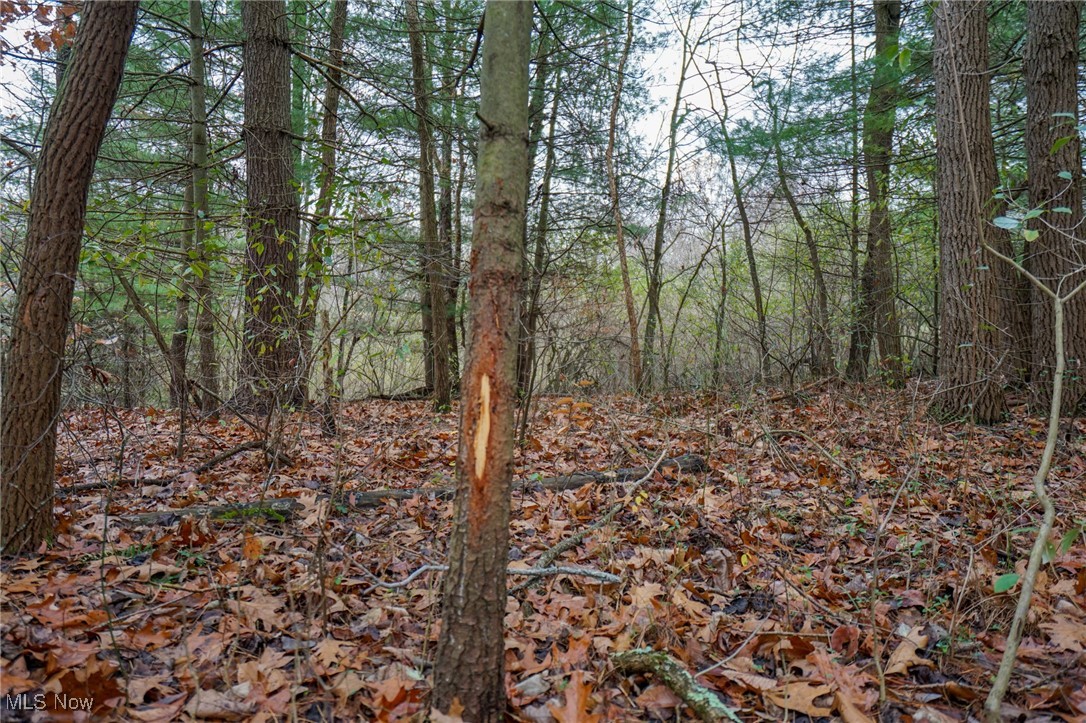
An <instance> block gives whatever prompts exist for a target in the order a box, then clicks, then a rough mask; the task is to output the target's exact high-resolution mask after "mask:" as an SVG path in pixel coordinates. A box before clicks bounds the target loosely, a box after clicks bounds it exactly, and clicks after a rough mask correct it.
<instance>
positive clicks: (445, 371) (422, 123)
mask: <svg viewBox="0 0 1086 723" xmlns="http://www.w3.org/2000/svg"><path fill="white" fill-rule="evenodd" d="M406 16H407V33H408V40H409V44H410V46H411V77H412V81H413V87H414V94H415V116H416V118H417V122H418V137H419V231H420V234H419V241H420V243H421V244H422V248H423V259H424V263H423V268H424V271H425V274H426V293H427V296H428V298H429V300H430V320H431V321H430V324H431V326H430V333H431V339H432V344H433V350H432V352H431V356H432V358H433V367H434V385H433V398H434V406H436V407H438V408H439V409H441V408H447V407H448V406H449V402H450V401H451V399H452V383H451V379H450V377H449V334H448V331H449V327H448V322H447V318H446V317H447V313H446V309H445V306H446V300H445V274H444V272H443V270H442V268H441V257H442V252H441V247H440V245H439V243H438V237H437V209H436V207H435V206H434V159H433V135H432V134H431V132H430V93H431V88H430V67H429V65H428V64H427V62H426V48H425V45H424V43H423V37H422V27H421V23H420V21H419V8H418V0H406Z"/></svg>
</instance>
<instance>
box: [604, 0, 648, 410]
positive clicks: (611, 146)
mask: <svg viewBox="0 0 1086 723" xmlns="http://www.w3.org/2000/svg"><path fill="white" fill-rule="evenodd" d="M632 45H633V0H627V2H626V40H625V42H624V43H623V45H622V56H621V57H620V58H619V61H618V70H617V72H616V83H617V85H616V86H615V94H614V96H612V98H611V115H610V123H609V125H608V127H607V153H606V163H607V185H608V188H609V189H610V191H611V211H612V213H613V214H614V219H615V245H616V246H617V248H618V266H619V270H620V271H621V273H622V297H623V299H624V300H625V302H626V321H627V322H628V323H629V325H630V385H631V386H632V387H633V389H634V391H638V390H640V389H641V348H640V345H639V343H638V340H637V307H636V305H635V304H634V297H633V286H632V285H631V284H630V265H629V261H628V260H627V258H626V230H625V224H624V221H623V218H622V199H621V197H620V196H619V192H618V175H617V173H616V172H615V134H616V132H617V129H618V111H619V108H620V107H621V105H622V86H623V84H624V82H625V80H626V61H627V60H629V57H630V48H631V47H632Z"/></svg>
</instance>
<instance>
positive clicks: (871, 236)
mask: <svg viewBox="0 0 1086 723" xmlns="http://www.w3.org/2000/svg"><path fill="white" fill-rule="evenodd" d="M874 11H875V63H876V65H875V76H874V78H873V79H872V81H871V94H870V96H869V97H868V101H867V109H866V110H865V111H864V123H863V136H864V137H863V155H864V165H865V166H866V167H867V195H868V204H869V210H868V213H869V215H868V224H867V258H866V259H865V260H864V267H863V273H862V276H861V279H860V308H859V315H860V322H859V325H858V331H857V334H856V343H857V347H858V349H857V352H856V354H854V355H850V361H852V362H853V365H852V367H851V368H850V369H848V370H847V374H848V376H849V378H852V379H863V378H865V377H866V376H867V363H868V358H869V357H870V350H871V341H872V338H874V339H876V340H877V341H878V350H879V369H880V370H881V371H882V372H883V373H884V374H885V375H886V379H887V381H888V382H890V383H891V384H898V383H900V382H901V380H902V377H903V368H902V358H901V335H900V331H899V328H898V321H897V308H896V305H895V297H896V284H895V278H894V251H893V245H892V244H893V241H892V237H891V228H890V208H889V183H890V162H891V157H892V154H893V146H894V123H895V120H896V117H897V101H898V87H899V85H900V80H901V73H900V70H899V68H898V61H897V52H898V33H899V32H900V28H901V2H900V0H874Z"/></svg>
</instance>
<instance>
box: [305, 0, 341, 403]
mask: <svg viewBox="0 0 1086 723" xmlns="http://www.w3.org/2000/svg"><path fill="white" fill-rule="evenodd" d="M346 26H347V0H335V2H334V3H333V5H332V25H331V29H330V31H329V39H328V69H327V71H326V73H327V79H326V80H327V82H326V85H325V87H324V104H323V105H324V111H323V117H322V119H321V141H320V143H321V161H320V175H319V176H318V181H317V182H318V184H319V190H318V191H317V203H316V207H315V208H314V210H313V220H312V221H311V222H310V224H309V242H308V247H307V249H306V254H305V267H304V268H303V270H302V299H301V308H300V310H299V319H298V326H299V337H300V339H301V349H302V354H303V355H304V358H305V359H306V360H309V359H311V358H313V327H314V325H315V323H316V317H317V309H318V307H319V306H320V297H321V290H322V289H323V287H324V276H325V274H326V272H327V269H325V267H324V258H325V252H326V250H327V247H328V246H329V244H330V242H331V236H332V234H331V230H330V228H329V224H330V223H331V216H332V200H333V198H334V197H335V188H336V143H337V141H338V139H337V133H338V125H339V86H340V80H341V75H342V73H340V66H341V65H342V64H343V33H344V29H345V28H346ZM311 366H312V365H311V364H308V363H307V364H306V369H305V370H304V371H303V373H302V374H301V380H300V384H299V391H298V397H299V398H298V399H296V400H295V402H296V403H299V404H301V403H304V402H305V401H306V399H307V398H308V396H309V394H308V386H309V373H308V372H309V367H311Z"/></svg>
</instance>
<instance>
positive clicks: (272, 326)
mask: <svg viewBox="0 0 1086 723" xmlns="http://www.w3.org/2000/svg"><path fill="white" fill-rule="evenodd" d="M241 21H242V30H243V32H244V35H245V53H244V60H243V64H242V67H243V73H244V76H245V129H244V133H243V137H244V139H245V166H246V195H247V208H246V227H245V246H246V273H247V278H246V281H245V332H244V333H245V338H244V341H243V349H242V352H241V366H240V370H239V375H238V389H237V401H238V403H239V404H240V405H241V406H242V407H249V408H253V409H257V410H263V411H268V410H271V409H273V408H275V407H278V406H281V405H282V404H284V403H286V402H288V401H291V400H294V399H296V396H297V388H298V380H299V374H300V372H301V371H302V369H301V368H300V366H301V364H300V362H301V354H300V349H299V346H298V343H299V342H298V338H297V329H298V325H297V322H296V317H297V313H298V312H297V308H298V307H297V296H298V257H297V246H298V228H299V202H298V192H297V189H296V187H295V183H294V155H293V147H292V143H291V125H290V122H291V119H290V107H291V102H290V89H291V86H290V43H289V39H288V33H287V9H286V4H285V3H284V2H283V0H243V2H242V3H241Z"/></svg>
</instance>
